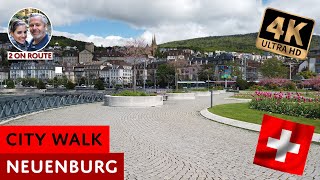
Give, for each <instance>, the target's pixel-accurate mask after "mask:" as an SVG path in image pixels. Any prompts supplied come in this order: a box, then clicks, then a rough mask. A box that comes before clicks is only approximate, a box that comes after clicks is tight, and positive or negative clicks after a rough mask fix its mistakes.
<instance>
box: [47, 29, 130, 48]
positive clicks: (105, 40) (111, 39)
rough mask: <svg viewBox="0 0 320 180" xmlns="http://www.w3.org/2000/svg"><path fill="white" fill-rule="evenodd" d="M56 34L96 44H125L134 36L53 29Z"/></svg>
mask: <svg viewBox="0 0 320 180" xmlns="http://www.w3.org/2000/svg"><path fill="white" fill-rule="evenodd" d="M52 34H53V35H54V36H64V37H67V38H71V39H74V40H79V41H84V42H93V43H94V44H95V45H96V46H101V45H102V46H105V47H106V46H124V45H126V44H127V42H128V41H131V40H133V38H123V37H120V36H107V37H101V36H95V35H90V36H87V35H85V34H82V33H78V34H72V33H68V32H60V31H53V33H52Z"/></svg>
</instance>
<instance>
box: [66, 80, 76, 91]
mask: <svg viewBox="0 0 320 180" xmlns="http://www.w3.org/2000/svg"><path fill="white" fill-rule="evenodd" d="M75 86H76V85H75V84H74V83H73V82H71V81H68V82H67V84H66V88H67V89H74V87H75Z"/></svg>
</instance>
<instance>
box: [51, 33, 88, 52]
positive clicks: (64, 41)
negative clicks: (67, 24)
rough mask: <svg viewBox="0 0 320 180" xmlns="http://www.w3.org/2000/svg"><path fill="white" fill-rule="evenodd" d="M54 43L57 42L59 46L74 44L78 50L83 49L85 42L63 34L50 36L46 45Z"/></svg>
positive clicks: (71, 45)
mask: <svg viewBox="0 0 320 180" xmlns="http://www.w3.org/2000/svg"><path fill="white" fill-rule="evenodd" d="M55 43H59V46H61V47H63V48H64V47H66V46H70V47H73V46H76V47H77V48H78V50H79V51H82V50H84V46H85V42H82V41H77V40H73V39H69V38H66V37H63V36H52V38H51V41H50V43H49V45H48V46H52V47H53V46H55Z"/></svg>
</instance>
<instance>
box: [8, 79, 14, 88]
mask: <svg viewBox="0 0 320 180" xmlns="http://www.w3.org/2000/svg"><path fill="white" fill-rule="evenodd" d="M7 88H8V89H14V88H15V86H14V82H13V80H11V79H9V80H7Z"/></svg>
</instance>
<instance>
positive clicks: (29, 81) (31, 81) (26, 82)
mask: <svg viewBox="0 0 320 180" xmlns="http://www.w3.org/2000/svg"><path fill="white" fill-rule="evenodd" d="M21 80H22V83H21V84H22V86H26V87H31V86H32V87H36V86H37V84H38V79H36V78H23V79H21Z"/></svg>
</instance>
